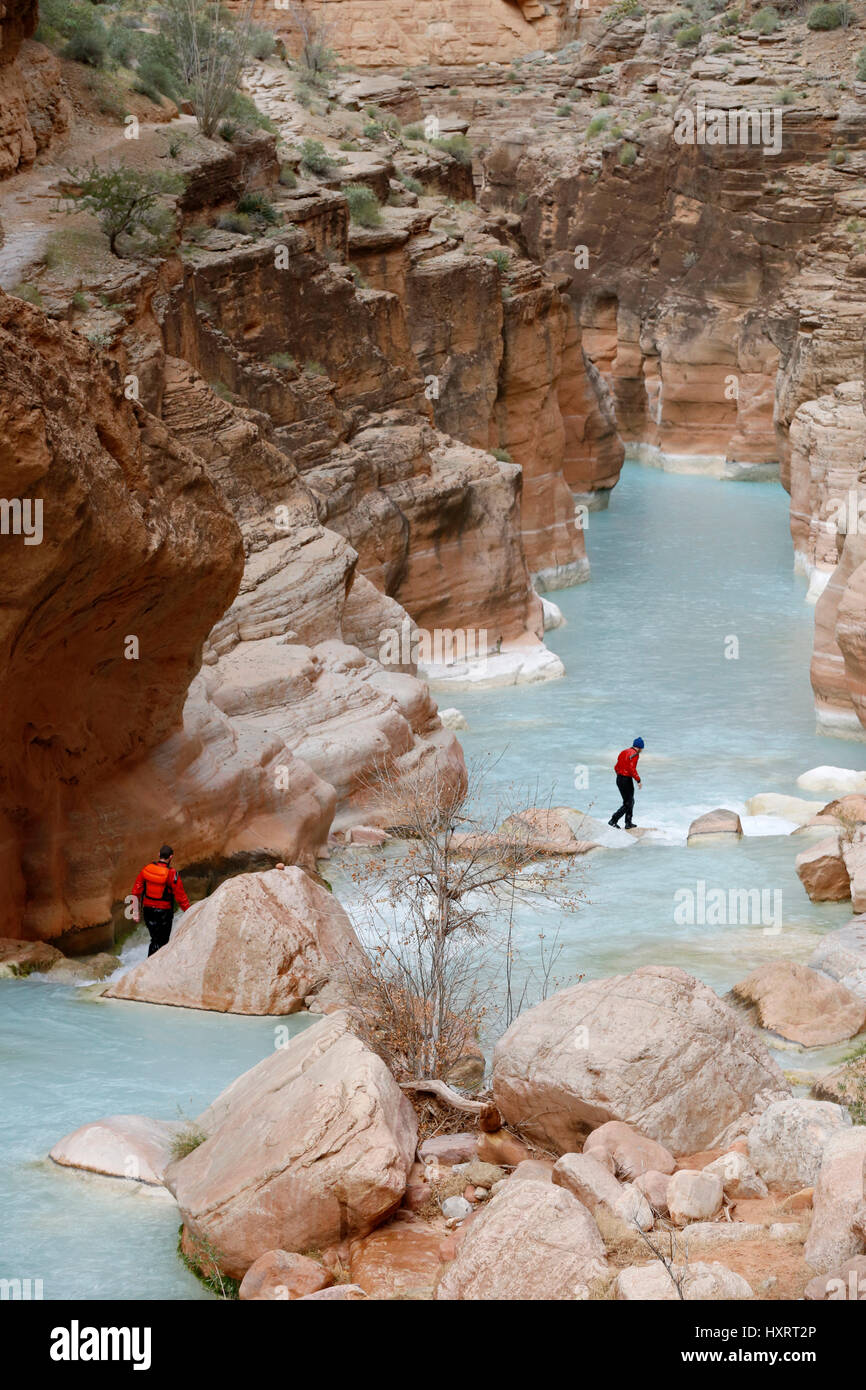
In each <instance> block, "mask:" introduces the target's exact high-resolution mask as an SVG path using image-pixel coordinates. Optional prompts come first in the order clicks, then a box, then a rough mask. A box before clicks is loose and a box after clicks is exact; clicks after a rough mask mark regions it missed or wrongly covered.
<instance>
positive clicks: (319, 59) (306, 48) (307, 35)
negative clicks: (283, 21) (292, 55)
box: [289, 0, 337, 77]
mask: <svg viewBox="0 0 866 1390" xmlns="http://www.w3.org/2000/svg"><path fill="white" fill-rule="evenodd" d="M289 19H290V21H291V23H292V26H293V28H294V29H295V30H296V32H297V34H298V36H299V38H300V41H301V48H300V53H299V55H298V57H299V59H300V62H301V64H302V66H303V67H305V68H306V69H307V71H308V72H309V73H311V74H312V76H314V77H323V76H324V75H325V73H326V72H330V70H331V69H332V68H333V67H334V64H335V63H336V60H337V55H336V53H335V52H334V50H333V49H332V48H331V40H332V39H333V37H334V33H335V32H336V28H337V26H336V23H335V21H334V20H329V19H325V17H324V15H323V14H322V12H321V10H319V9H315V10H314V9H310V8H309V7H308V6H307V5H305V4H304V3H303V0H291V3H290V5H289Z"/></svg>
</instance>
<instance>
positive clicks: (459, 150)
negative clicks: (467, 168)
mask: <svg viewBox="0 0 866 1390" xmlns="http://www.w3.org/2000/svg"><path fill="white" fill-rule="evenodd" d="M430 143H431V145H434V146H435V148H436V149H437V150H443V151H444V152H445V154H450V155H451V158H452V159H456V160H457V162H458V164H471V163H472V146H471V145H470V143H469V141H468V140H467V139H466V136H465V135H449V136H443V137H441V138H440V139H438V140H431V142H430Z"/></svg>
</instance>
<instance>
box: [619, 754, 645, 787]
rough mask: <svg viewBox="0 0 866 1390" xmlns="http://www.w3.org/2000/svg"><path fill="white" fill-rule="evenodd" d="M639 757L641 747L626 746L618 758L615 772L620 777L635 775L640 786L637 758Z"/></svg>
mask: <svg viewBox="0 0 866 1390" xmlns="http://www.w3.org/2000/svg"><path fill="white" fill-rule="evenodd" d="M639 757H640V749H639V748H624V749H623V750H622V752H621V753H620V755H619V757H618V758H617V760H616V767H615V768H614V772H615V773H616V774H617V776H618V777H633V778H634V780H635V781H636V782H637V784H638V786H640V778H639V777H638V775H637V760H638V758H639Z"/></svg>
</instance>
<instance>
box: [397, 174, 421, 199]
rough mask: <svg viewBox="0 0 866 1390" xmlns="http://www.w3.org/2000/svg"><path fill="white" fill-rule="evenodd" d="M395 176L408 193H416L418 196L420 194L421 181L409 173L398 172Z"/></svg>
mask: <svg viewBox="0 0 866 1390" xmlns="http://www.w3.org/2000/svg"><path fill="white" fill-rule="evenodd" d="M397 177H398V178H399V180H400V182H401V183H402V185H403V187H404V188H405V189H407V190H408V191H409V192H410V193H417V194H418V195H419V197H420V195H421V194H422V193H423V192H424V185H423V183H421V181H420V179H413V177H412V175H411V174H398V175H397Z"/></svg>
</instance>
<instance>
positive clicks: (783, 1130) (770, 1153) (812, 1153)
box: [749, 1097, 851, 1191]
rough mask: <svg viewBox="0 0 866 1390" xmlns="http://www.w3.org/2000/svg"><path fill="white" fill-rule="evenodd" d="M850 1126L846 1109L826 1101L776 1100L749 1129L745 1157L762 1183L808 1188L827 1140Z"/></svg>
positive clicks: (813, 1178)
mask: <svg viewBox="0 0 866 1390" xmlns="http://www.w3.org/2000/svg"><path fill="white" fill-rule="evenodd" d="M850 1126H851V1116H850V1115H849V1114H848V1111H847V1110H844V1109H843V1108H842V1106H840V1105H833V1104H831V1103H830V1102H829V1101H823V1100H799V1099H798V1100H795V1099H793V1097H792V1098H791V1099H789V1100H782V1101H777V1102H774V1104H772V1105H768V1106H767V1109H766V1110H765V1111H764V1113H763V1114H762V1115H760V1116H759V1117H758V1119H757V1121H756V1123H755V1124H754V1125H753V1126H752V1128H751V1129H750V1130H749V1158H750V1159H751V1160H752V1163H753V1164H754V1165H755V1168H756V1169H757V1171H758V1172H759V1173H760V1175H761V1177H762V1178H763V1179H764V1181H765V1182H768V1183H777V1184H778V1185H779V1186H781V1187H787V1188H789V1189H790V1190H792V1191H793V1190H794V1189H796V1188H801V1187H811V1185H812V1184H813V1183H814V1182H816V1181H817V1178H818V1174H819V1172H820V1171H821V1164H822V1162H823V1158H824V1149H825V1147H826V1145H827V1142H828V1140H829V1139H830V1138H832V1136H833V1135H834V1134H837V1133H838V1132H839V1131H840V1130H842V1131H844V1130H846V1129H849V1128H850Z"/></svg>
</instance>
